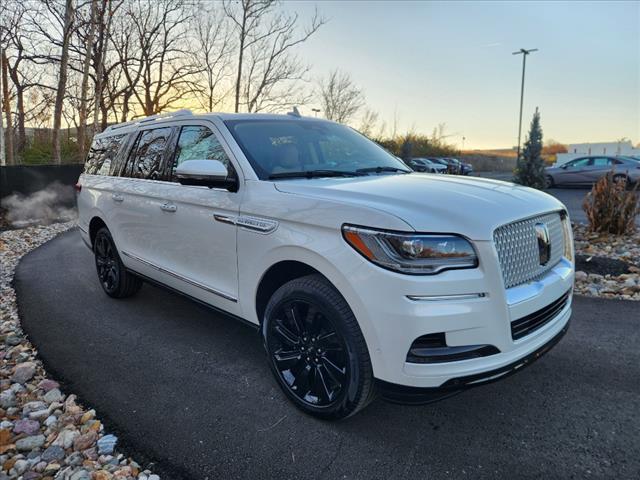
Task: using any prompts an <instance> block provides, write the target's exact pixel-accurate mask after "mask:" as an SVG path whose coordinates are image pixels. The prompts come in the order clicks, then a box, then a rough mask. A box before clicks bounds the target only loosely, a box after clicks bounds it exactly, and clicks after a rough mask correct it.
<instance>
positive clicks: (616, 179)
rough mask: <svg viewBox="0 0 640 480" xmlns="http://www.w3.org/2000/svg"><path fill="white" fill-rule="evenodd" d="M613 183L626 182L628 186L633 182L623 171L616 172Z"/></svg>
mask: <svg viewBox="0 0 640 480" xmlns="http://www.w3.org/2000/svg"><path fill="white" fill-rule="evenodd" d="M613 183H624V184H625V185H626V187H627V188H628V187H629V186H630V185H631V183H630V182H629V179H628V178H627V176H626V175H625V174H623V173H617V174H615V175H614V176H613Z"/></svg>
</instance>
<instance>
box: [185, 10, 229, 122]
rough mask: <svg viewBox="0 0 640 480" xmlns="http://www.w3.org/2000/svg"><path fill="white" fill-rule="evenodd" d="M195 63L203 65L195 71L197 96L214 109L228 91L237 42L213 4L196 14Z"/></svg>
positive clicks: (208, 107) (203, 104)
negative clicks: (228, 79) (201, 12)
mask: <svg viewBox="0 0 640 480" xmlns="http://www.w3.org/2000/svg"><path fill="white" fill-rule="evenodd" d="M192 30H193V32H194V34H193V42H194V43H193V44H194V48H193V63H194V64H195V65H200V66H201V71H200V72H198V73H197V74H196V78H195V88H196V91H197V95H196V98H197V99H198V100H199V102H200V103H201V105H202V107H203V108H204V109H206V110H207V111H209V112H212V111H213V109H214V108H215V107H217V106H218V105H219V104H220V103H221V102H222V101H223V100H224V98H225V97H226V95H227V94H228V93H229V91H228V89H225V90H223V89H224V87H225V85H224V81H225V80H226V79H227V78H228V77H229V76H230V75H231V71H230V67H231V60H232V58H231V55H232V54H233V49H234V44H233V41H232V38H231V31H230V29H229V28H228V23H227V22H226V19H225V18H224V17H222V16H221V15H220V14H219V13H218V12H217V11H216V10H214V9H213V8H208V9H206V10H205V11H204V12H203V14H202V15H198V16H196V18H195V19H194V25H193V29H192Z"/></svg>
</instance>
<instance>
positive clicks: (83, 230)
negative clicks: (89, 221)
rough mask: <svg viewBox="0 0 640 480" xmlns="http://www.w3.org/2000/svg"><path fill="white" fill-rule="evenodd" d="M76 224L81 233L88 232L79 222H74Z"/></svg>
mask: <svg viewBox="0 0 640 480" xmlns="http://www.w3.org/2000/svg"><path fill="white" fill-rule="evenodd" d="M76 226H77V227H78V230H80V231H81V232H82V233H84V234H85V235H86V234H88V233H89V232H88V231H87V229H85V228H84V227H83V226H82V225H80V224H79V223H77V224H76Z"/></svg>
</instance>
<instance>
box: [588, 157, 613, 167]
mask: <svg viewBox="0 0 640 480" xmlns="http://www.w3.org/2000/svg"><path fill="white" fill-rule="evenodd" d="M591 165H593V166H594V167H608V166H609V165H611V159H610V158H606V157H596V158H594V159H593V163H592V164H591Z"/></svg>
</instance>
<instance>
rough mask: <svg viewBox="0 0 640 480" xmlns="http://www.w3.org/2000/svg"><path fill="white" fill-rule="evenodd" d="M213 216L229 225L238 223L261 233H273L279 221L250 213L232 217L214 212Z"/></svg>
mask: <svg viewBox="0 0 640 480" xmlns="http://www.w3.org/2000/svg"><path fill="white" fill-rule="evenodd" d="M213 218H214V219H215V220H217V221H218V222H222V223H227V224H229V225H237V226H239V227H242V228H244V229H246V230H251V231H254V232H259V233H264V234H267V233H271V232H273V231H274V230H275V229H276V228H278V222H276V221H275V220H269V219H266V218H260V217H251V216H248V215H241V216H239V217H232V216H229V215H218V214H214V215H213Z"/></svg>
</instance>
